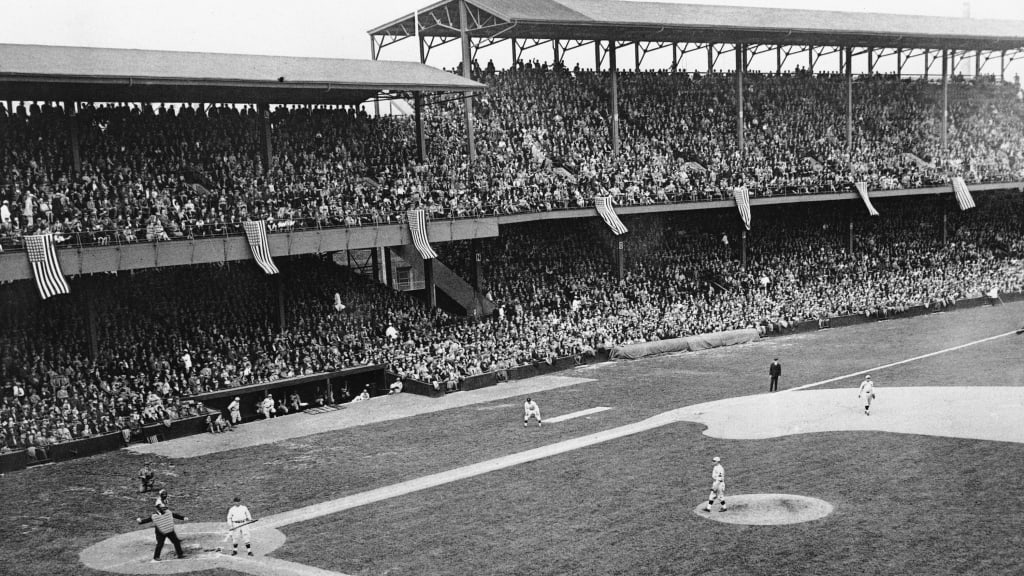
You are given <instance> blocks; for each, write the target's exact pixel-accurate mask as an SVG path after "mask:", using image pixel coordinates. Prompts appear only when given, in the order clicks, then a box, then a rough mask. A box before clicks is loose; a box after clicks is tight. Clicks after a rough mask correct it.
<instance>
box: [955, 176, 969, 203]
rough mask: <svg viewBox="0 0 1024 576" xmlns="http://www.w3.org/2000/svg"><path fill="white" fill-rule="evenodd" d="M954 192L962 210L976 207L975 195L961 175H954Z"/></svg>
mask: <svg viewBox="0 0 1024 576" xmlns="http://www.w3.org/2000/svg"><path fill="white" fill-rule="evenodd" d="M953 194H956V203H957V204H959V205H960V210H961V211H962V210H970V209H971V208H974V197H973V196H971V191H970V190H968V189H967V183H966V182H964V179H963V178H961V177H959V176H954V177H953Z"/></svg>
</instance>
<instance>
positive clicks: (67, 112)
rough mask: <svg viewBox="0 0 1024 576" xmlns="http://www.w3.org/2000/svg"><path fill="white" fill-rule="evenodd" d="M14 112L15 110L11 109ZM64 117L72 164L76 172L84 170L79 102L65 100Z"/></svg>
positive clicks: (11, 112)
mask: <svg viewBox="0 0 1024 576" xmlns="http://www.w3.org/2000/svg"><path fill="white" fill-rule="evenodd" d="M8 113H9V114H13V113H14V110H10V111H9V112H8ZM64 117H65V118H67V121H68V140H69V141H70V142H71V166H73V167H74V169H75V173H76V174H77V173H79V172H81V171H82V152H81V150H82V149H81V147H80V145H79V139H78V103H77V102H72V101H70V100H68V101H65V102H64Z"/></svg>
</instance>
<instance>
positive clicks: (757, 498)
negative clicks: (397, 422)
mask: <svg viewBox="0 0 1024 576" xmlns="http://www.w3.org/2000/svg"><path fill="white" fill-rule="evenodd" d="M725 501H726V503H727V504H728V505H729V509H728V510H727V511H725V512H720V511H719V508H720V506H719V505H718V504H717V503H716V504H715V505H714V506H712V507H711V512H705V511H704V507H705V506H707V502H705V503H703V504H701V505H700V506H697V507H696V508H694V510H693V512H694V514H697V515H698V516H702V517H704V518H708V519H709V520H717V521H718V522H726V523H729V524H751V525H755V526H771V525H776V524H798V523H800V522H810V521H811V520H817V519H819V518H824V517H825V516H828V515H829V514H831V513H832V505H831V504H829V503H828V502H825V501H824V500H819V499H817V498H810V497H808V496H796V495H793V494H739V495H736V496H729V497H727V498H726V499H725Z"/></svg>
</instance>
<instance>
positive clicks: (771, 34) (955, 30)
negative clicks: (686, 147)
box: [370, 0, 1024, 50]
mask: <svg viewBox="0 0 1024 576" xmlns="http://www.w3.org/2000/svg"><path fill="white" fill-rule="evenodd" d="M466 3H467V5H468V7H469V8H470V14H469V18H467V20H470V22H469V28H470V30H471V33H472V35H473V36H476V37H489V38H530V39H557V40H622V41H652V42H695V43H715V44H731V43H747V44H778V45H784V46H858V47H872V48H908V49H913V48H927V49H937V48H950V49H965V50H1015V49H1018V48H1021V47H1024V22H1021V21H1013V20H980V19H973V18H948V17H937V16H909V15H898V14H874V13H863V12H836V11H824V10H783V9H777V8H752V7H741V6H710V5H698V4H670V3H663V2H625V1H623V0H466ZM418 15H419V25H420V33H421V34H422V35H423V36H439V37H457V36H458V35H459V0H443V1H441V2H437V3H435V4H431V5H430V6H428V7H426V8H424V9H422V10H420V11H419V13H418ZM370 34H371V35H382V36H390V37H409V36H414V35H415V34H416V26H415V18H414V15H413V14H409V15H408V16H405V17H403V18H399V19H398V20H395V21H393V22H389V23H387V24H384V25H383V26H380V27H378V28H374V29H373V30H370Z"/></svg>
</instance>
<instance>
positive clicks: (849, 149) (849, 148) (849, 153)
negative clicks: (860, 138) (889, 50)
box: [844, 46, 853, 177]
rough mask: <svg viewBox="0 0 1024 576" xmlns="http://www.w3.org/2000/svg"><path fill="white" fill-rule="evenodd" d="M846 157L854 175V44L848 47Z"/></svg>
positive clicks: (846, 70) (846, 71)
mask: <svg viewBox="0 0 1024 576" xmlns="http://www.w3.org/2000/svg"><path fill="white" fill-rule="evenodd" d="M844 64H846V66H845V74H846V158H847V162H849V165H848V166H847V169H848V170H849V171H850V175H851V177H852V176H853V46H847V47H846V62H844Z"/></svg>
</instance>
